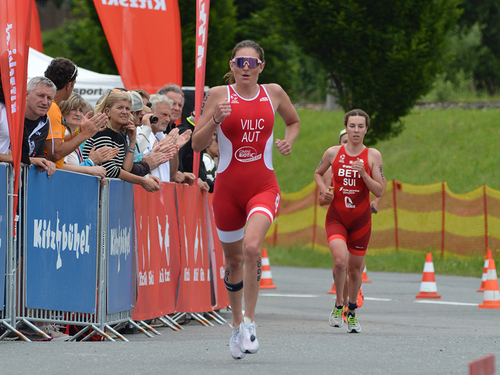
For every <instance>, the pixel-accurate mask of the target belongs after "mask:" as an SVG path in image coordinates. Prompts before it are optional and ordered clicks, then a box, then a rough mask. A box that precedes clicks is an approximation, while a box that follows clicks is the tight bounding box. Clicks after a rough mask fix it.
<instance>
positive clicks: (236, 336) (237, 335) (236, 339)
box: [229, 324, 245, 359]
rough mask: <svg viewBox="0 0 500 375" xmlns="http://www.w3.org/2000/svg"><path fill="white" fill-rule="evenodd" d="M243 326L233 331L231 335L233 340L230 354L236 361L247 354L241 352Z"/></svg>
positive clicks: (230, 345)
mask: <svg viewBox="0 0 500 375" xmlns="http://www.w3.org/2000/svg"><path fill="white" fill-rule="evenodd" d="M241 337H242V335H241V324H240V325H239V326H238V327H236V328H235V329H233V334H232V335H231V340H229V352H230V353H231V355H232V356H233V358H234V359H242V358H243V357H244V356H245V353H244V352H242V351H241V349H240V346H241Z"/></svg>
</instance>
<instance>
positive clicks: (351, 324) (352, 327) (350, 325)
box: [347, 313, 361, 333]
mask: <svg viewBox="0 0 500 375" xmlns="http://www.w3.org/2000/svg"><path fill="white" fill-rule="evenodd" d="M347 332H349V333H360V332H361V325H360V324H359V322H358V319H357V318H356V314H351V313H347Z"/></svg>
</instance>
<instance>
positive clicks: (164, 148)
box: [152, 137, 179, 160]
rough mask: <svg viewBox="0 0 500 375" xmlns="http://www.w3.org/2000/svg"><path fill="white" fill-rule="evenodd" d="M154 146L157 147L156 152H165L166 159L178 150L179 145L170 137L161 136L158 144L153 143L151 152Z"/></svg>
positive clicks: (170, 157)
mask: <svg viewBox="0 0 500 375" xmlns="http://www.w3.org/2000/svg"><path fill="white" fill-rule="evenodd" d="M155 148H157V152H162V153H164V154H167V155H168V160H170V159H172V158H173V157H174V156H175V154H177V153H178V152H179V147H178V146H177V145H176V144H175V143H174V141H173V139H172V138H170V137H165V138H163V139H162V140H161V141H160V142H159V143H158V144H156V145H155V147H154V148H153V151H152V152H155Z"/></svg>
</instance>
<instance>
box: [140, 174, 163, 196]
mask: <svg viewBox="0 0 500 375" xmlns="http://www.w3.org/2000/svg"><path fill="white" fill-rule="evenodd" d="M141 186H142V187H143V188H144V190H146V191H147V192H149V193H153V192H155V191H158V190H160V181H159V179H158V178H155V177H153V176H151V175H149V177H148V176H146V177H143V178H142V183H141Z"/></svg>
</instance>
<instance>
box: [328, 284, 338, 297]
mask: <svg viewBox="0 0 500 375" xmlns="http://www.w3.org/2000/svg"><path fill="white" fill-rule="evenodd" d="M327 294H337V291H336V290H335V281H334V282H333V285H332V290H330V291H329V292H328V293H327Z"/></svg>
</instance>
